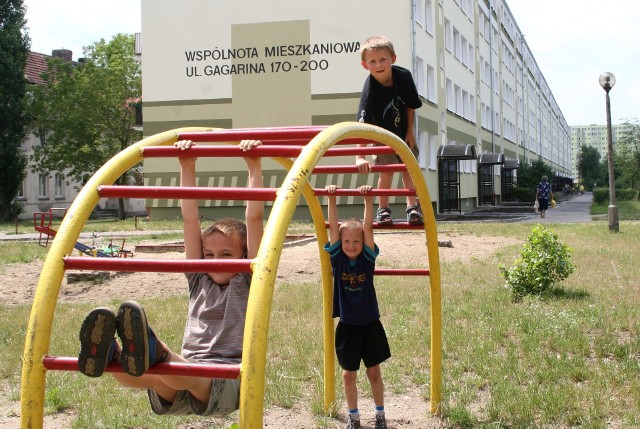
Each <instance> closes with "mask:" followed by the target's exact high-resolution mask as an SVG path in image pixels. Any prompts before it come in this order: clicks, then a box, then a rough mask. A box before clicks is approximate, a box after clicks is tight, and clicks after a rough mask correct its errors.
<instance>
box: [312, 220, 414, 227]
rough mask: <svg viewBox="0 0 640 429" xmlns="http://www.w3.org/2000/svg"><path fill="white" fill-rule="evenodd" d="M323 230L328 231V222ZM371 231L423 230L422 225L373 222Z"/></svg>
mask: <svg viewBox="0 0 640 429" xmlns="http://www.w3.org/2000/svg"><path fill="white" fill-rule="evenodd" d="M324 226H325V228H327V229H329V222H325V223H324ZM373 229H424V225H411V224H410V223H409V222H393V223H390V224H380V223H378V222H375V221H374V222H373Z"/></svg>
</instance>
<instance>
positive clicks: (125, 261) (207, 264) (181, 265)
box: [64, 256, 252, 273]
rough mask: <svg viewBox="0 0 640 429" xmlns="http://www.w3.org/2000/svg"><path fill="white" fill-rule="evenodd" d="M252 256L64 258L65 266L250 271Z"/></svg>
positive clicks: (187, 270)
mask: <svg viewBox="0 0 640 429" xmlns="http://www.w3.org/2000/svg"><path fill="white" fill-rule="evenodd" d="M251 262H252V259H137V258H98V257H87V256H82V257H74V256H67V257H65V258H64V268H65V269H67V270H69V269H76V270H103V271H122V272H139V271H143V272H151V273H153V272H157V273H206V272H227V273H250V272H251Z"/></svg>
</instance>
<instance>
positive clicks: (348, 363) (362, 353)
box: [336, 319, 391, 371]
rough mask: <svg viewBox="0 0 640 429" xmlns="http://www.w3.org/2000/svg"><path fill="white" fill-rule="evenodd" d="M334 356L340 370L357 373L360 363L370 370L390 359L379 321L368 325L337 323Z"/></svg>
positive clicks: (387, 344) (385, 335)
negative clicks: (336, 358)
mask: <svg viewBox="0 0 640 429" xmlns="http://www.w3.org/2000/svg"><path fill="white" fill-rule="evenodd" d="M336 355H337V356H338V363H339V364H340V367H342V369H345V370H347V371H357V370H358V369H360V361H361V360H362V361H363V362H364V366H365V367H367V368H371V367H372V366H376V365H378V364H380V363H382V362H384V361H385V360H387V359H389V358H390V357H391V350H390V349H389V341H387V334H386V333H385V332H384V328H383V327H382V323H381V322H380V320H379V319H378V320H376V321H375V322H372V323H370V324H368V325H347V324H344V323H342V322H338V326H337V327H336Z"/></svg>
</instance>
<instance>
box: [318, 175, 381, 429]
mask: <svg viewBox="0 0 640 429" xmlns="http://www.w3.org/2000/svg"><path fill="white" fill-rule="evenodd" d="M326 189H327V191H328V192H329V195H328V197H327V198H328V218H329V243H327V244H325V246H324V249H325V250H326V251H327V252H328V253H329V256H330V257H331V267H332V269H333V317H339V318H340V320H339V321H338V325H337V327H336V339H335V343H336V344H335V346H336V355H337V357H338V362H339V363H340V366H341V367H342V369H343V371H342V379H343V381H344V395H345V398H346V400H347V407H348V410H349V417H348V419H349V421H348V423H347V426H346V428H345V429H358V428H360V412H359V410H358V388H357V385H356V381H357V375H358V372H357V371H358V369H360V361H363V362H364V365H365V367H366V368H367V370H366V372H367V378H368V379H369V383H370V384H371V393H372V395H373V400H374V403H375V419H376V426H375V427H376V429H386V427H387V424H386V420H385V415H384V384H383V382H382V373H381V371H380V364H381V363H382V362H384V361H385V360H387V359H389V358H390V357H391V350H390V349H389V342H388V341H387V335H386V333H385V331H384V327H383V326H382V323H381V322H380V311H379V309H378V299H377V297H376V291H375V288H374V285H373V271H374V269H375V262H376V257H377V256H378V254H379V253H380V250H379V249H378V246H376V244H375V242H374V239H373V198H372V197H371V195H367V194H368V193H369V192H370V191H371V186H361V187H359V188H358V190H359V191H360V193H361V194H363V195H364V221H361V220H360V219H356V218H350V219H347V220H345V221H344V222H342V224H339V223H338V207H337V204H336V196H335V192H336V189H337V186H335V185H330V186H327V187H326Z"/></svg>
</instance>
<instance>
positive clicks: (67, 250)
mask: <svg viewBox="0 0 640 429" xmlns="http://www.w3.org/2000/svg"><path fill="white" fill-rule="evenodd" d="M207 129H208V128H182V129H179V130H173V131H167V132H165V133H161V134H157V135H155V136H153V137H149V138H147V139H144V140H141V141H140V142H138V143H136V144H134V145H132V146H129V147H128V148H127V149H125V150H123V151H122V152H120V153H119V154H118V155H116V156H114V157H113V158H112V159H111V160H109V161H108V162H107V163H106V164H105V165H104V166H102V167H101V168H100V169H99V170H98V171H97V172H96V173H95V174H94V175H93V176H92V177H91V179H89V181H88V182H87V184H86V185H85V186H84V187H83V188H82V190H81V191H80V193H79V194H78V196H77V197H76V198H75V200H74V202H73V204H72V205H71V207H69V210H68V211H67V214H66V215H65V217H64V219H63V220H62V223H61V225H60V229H59V231H58V233H57V234H56V236H55V238H54V239H53V241H52V243H51V247H50V249H49V252H48V254H47V258H46V259H45V262H44V265H43V266H42V272H41V274H40V279H39V280H38V284H37V286H36V292H35V296H34V299H33V305H32V307H31V315H30V318H29V324H28V326H27V332H26V338H25V346H24V353H23V358H22V381H21V390H20V427H21V428H23V429H39V428H42V425H43V414H44V389H45V373H46V369H45V368H44V366H43V364H42V359H43V357H44V356H45V355H46V354H47V353H48V351H49V344H50V341H51V326H52V323H53V315H54V312H55V308H56V303H57V301H58V294H59V292H60V285H61V284H62V279H63V277H64V264H63V258H64V257H65V256H67V255H70V254H71V253H72V252H73V248H74V245H75V243H76V241H77V240H78V237H79V236H80V232H81V231H82V228H83V227H84V224H85V223H86V221H87V219H88V218H89V215H90V214H91V212H92V210H93V209H94V207H95V206H96V204H98V201H99V200H100V196H99V195H98V191H97V188H98V186H100V185H111V184H113V183H114V182H115V181H116V180H117V179H118V178H119V177H120V176H121V175H122V174H123V173H124V172H125V171H127V170H128V169H129V168H131V167H133V166H134V165H135V164H137V163H138V162H140V161H141V160H142V154H141V149H142V148H143V147H145V146H160V145H167V144H173V142H175V141H176V137H177V133H178V132H186V131H205V130H207Z"/></svg>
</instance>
